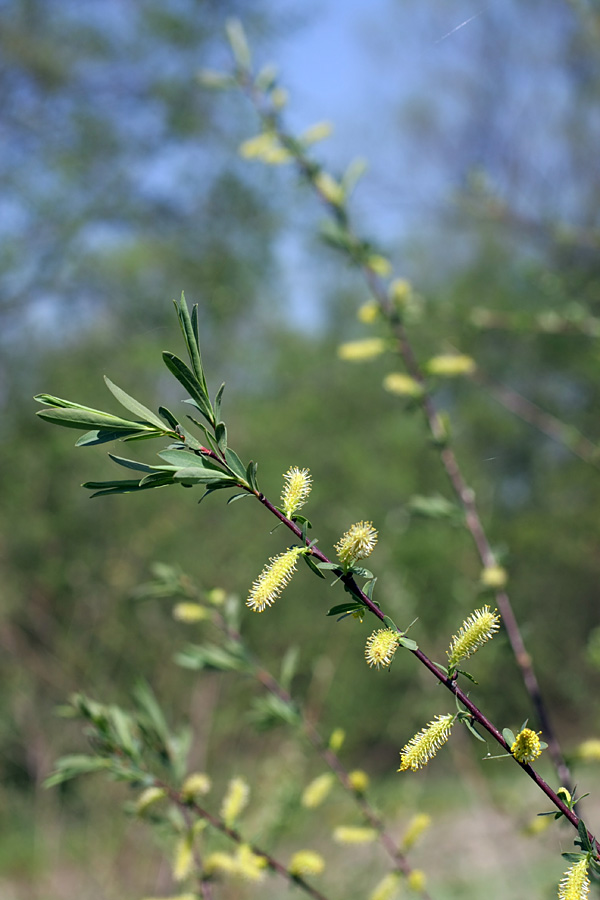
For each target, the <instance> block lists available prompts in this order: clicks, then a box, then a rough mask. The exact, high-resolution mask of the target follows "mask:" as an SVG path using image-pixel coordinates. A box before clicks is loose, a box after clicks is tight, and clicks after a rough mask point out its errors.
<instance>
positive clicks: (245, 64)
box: [225, 19, 252, 71]
mask: <svg viewBox="0 0 600 900" xmlns="http://www.w3.org/2000/svg"><path fill="white" fill-rule="evenodd" d="M225 32H226V34H227V40H228V41H229V44H230V46H231V52H232V53H233V58H234V59H235V61H236V63H237V65H238V66H239V67H240V69H243V70H244V71H249V69H250V67H251V65H252V57H251V55H250V47H249V46H248V41H247V40H246V33H245V32H244V26H243V25H242V23H241V22H240V20H239V19H227V22H226V23H225Z"/></svg>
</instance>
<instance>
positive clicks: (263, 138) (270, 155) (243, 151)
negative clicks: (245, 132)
mask: <svg viewBox="0 0 600 900" xmlns="http://www.w3.org/2000/svg"><path fill="white" fill-rule="evenodd" d="M239 154H240V156H242V157H243V158H244V159H256V160H259V161H260V162H263V163H266V164H267V165H271V166H277V165H282V164H283V163H287V162H290V161H291V160H292V158H293V157H292V154H291V153H290V152H289V150H286V149H285V147H283V146H282V145H281V143H280V141H279V138H278V137H277V135H276V134H274V133H273V132H270V131H264V132H263V133H262V134H258V135H256V137H253V138H248V140H246V141H244V142H243V143H242V144H241V145H240V147H239Z"/></svg>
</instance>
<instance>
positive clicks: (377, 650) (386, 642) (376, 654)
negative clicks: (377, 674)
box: [365, 628, 400, 668]
mask: <svg viewBox="0 0 600 900" xmlns="http://www.w3.org/2000/svg"><path fill="white" fill-rule="evenodd" d="M399 643H400V636H399V635H398V633H397V632H395V631H392V630H391V629H390V628H380V629H379V630H378V631H374V632H373V633H372V634H370V635H369V637H368V638H367V643H366V646H365V659H366V661H367V663H368V664H369V665H370V666H377V668H379V666H384V667H386V666H389V665H391V662H392V660H393V658H394V653H395V652H396V650H397V649H398V645H399Z"/></svg>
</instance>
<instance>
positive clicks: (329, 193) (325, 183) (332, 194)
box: [313, 171, 345, 206]
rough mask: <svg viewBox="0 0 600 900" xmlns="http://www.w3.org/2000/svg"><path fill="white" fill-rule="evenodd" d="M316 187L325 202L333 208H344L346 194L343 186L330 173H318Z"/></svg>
mask: <svg viewBox="0 0 600 900" xmlns="http://www.w3.org/2000/svg"><path fill="white" fill-rule="evenodd" d="M313 183H314V186H315V187H316V189H317V190H318V192H319V193H320V194H321V196H322V197H323V199H324V200H327V202H328V203H331V204H332V206H343V204H344V199H345V193H344V188H343V187H342V185H341V184H340V183H339V182H337V181H336V180H335V178H332V176H331V175H330V174H329V172H323V171H321V172H318V173H317V174H316V175H315V177H314V182H313Z"/></svg>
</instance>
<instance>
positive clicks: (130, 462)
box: [108, 453, 160, 472]
mask: <svg viewBox="0 0 600 900" xmlns="http://www.w3.org/2000/svg"><path fill="white" fill-rule="evenodd" d="M108 455H109V456H110V458H111V459H112V461H113V462H116V463H117V465H119V466H123V467H124V468H126V469H135V470H136V471H137V472H155V471H156V470H157V469H160V466H148V465H146V463H141V462H138V461H137V460H135V459H125V458H124V457H123V456H115V455H114V453H109V454H108Z"/></svg>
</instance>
